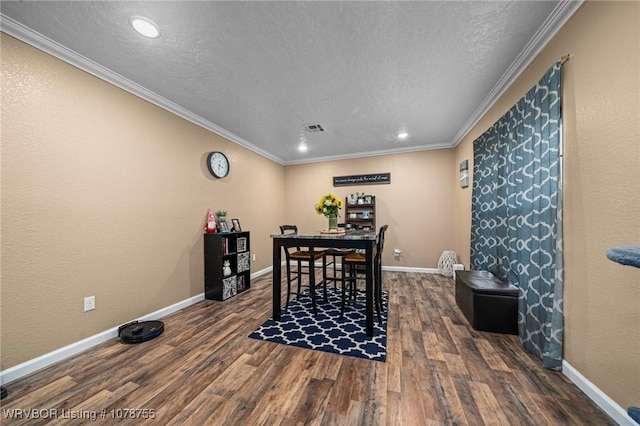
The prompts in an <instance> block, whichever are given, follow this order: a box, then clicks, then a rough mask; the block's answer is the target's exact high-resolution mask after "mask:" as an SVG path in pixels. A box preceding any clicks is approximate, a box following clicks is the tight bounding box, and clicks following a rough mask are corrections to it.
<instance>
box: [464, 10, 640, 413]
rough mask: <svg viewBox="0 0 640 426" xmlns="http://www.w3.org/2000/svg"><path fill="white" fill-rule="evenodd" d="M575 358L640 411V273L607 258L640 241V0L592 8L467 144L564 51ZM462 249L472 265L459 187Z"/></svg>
mask: <svg viewBox="0 0 640 426" xmlns="http://www.w3.org/2000/svg"><path fill="white" fill-rule="evenodd" d="M565 54H571V55H572V57H571V60H570V61H569V62H567V63H566V64H565V66H564V67H563V82H562V84H563V96H564V98H563V104H564V106H563V108H564V124H565V127H564V154H565V157H564V161H565V164H564V173H565V174H564V177H565V183H564V188H565V203H564V207H565V208H564V224H565V234H564V236H565V268H566V270H565V321H566V327H565V349H564V357H565V359H566V361H567V362H568V363H569V364H571V366H573V367H574V368H576V369H577V370H578V371H579V372H580V373H581V374H582V375H584V376H585V377H586V378H587V379H588V380H590V381H591V382H592V383H594V384H595V385H596V386H597V387H598V388H600V390H602V391H603V392H605V393H606V394H607V395H608V396H609V397H611V398H612V399H613V400H614V401H616V403H618V404H619V405H620V406H621V407H623V408H626V407H628V406H630V405H634V406H638V405H640V399H639V396H640V269H637V268H632V267H630V266H622V265H619V264H617V263H614V262H611V261H609V260H608V259H607V258H606V255H605V253H606V250H607V248H609V247H612V246H617V245H628V244H639V243H640V60H639V58H640V3H638V2H587V3H585V4H583V5H582V6H581V7H580V9H579V10H578V11H577V12H576V13H575V15H574V16H573V17H572V18H571V19H570V20H569V22H568V23H567V24H566V25H565V26H564V27H563V28H562V29H561V30H560V31H559V32H558V33H557V34H556V36H555V37H554V39H553V40H552V41H551V42H550V43H549V44H548V45H547V47H546V48H545V49H544V50H543V51H542V52H541V53H540V55H539V56H538V57H537V58H536V59H535V60H534V61H533V62H532V64H531V65H530V66H529V67H528V68H527V69H526V70H525V72H524V73H523V74H522V75H521V76H520V77H519V78H518V79H517V81H516V82H515V83H514V84H513V85H512V87H511V88H510V89H509V90H508V91H507V92H506V93H505V94H504V95H503V96H502V97H501V99H500V100H499V101H498V102H497V103H496V104H495V106H494V107H493V108H492V109H491V111H489V113H488V114H486V116H485V117H484V118H483V119H482V120H481V121H480V123H478V125H477V126H475V128H474V129H473V130H472V131H471V132H470V134H469V135H468V136H467V137H466V138H465V140H464V141H463V142H462V143H461V144H460V145H459V146H458V148H457V151H456V161H461V160H462V159H464V158H469V159H472V141H473V140H474V139H475V138H477V137H478V136H479V135H480V134H482V133H483V132H484V131H485V130H486V129H487V128H488V127H490V126H491V125H492V124H493V123H494V122H495V121H496V120H497V119H498V118H499V117H500V116H501V115H502V114H504V112H506V111H507V110H508V109H509V108H510V107H511V105H513V104H514V103H515V102H516V101H517V99H519V98H520V97H521V96H523V95H524V94H525V93H526V92H527V91H528V90H529V88H531V87H532V86H533V85H534V84H535V83H536V82H537V81H538V80H539V79H540V77H541V76H542V75H543V74H544V72H545V71H546V70H547V69H548V68H549V67H551V65H552V64H553V63H554V62H555V61H556V60H557V59H558V58H560V57H561V56H562V55H565ZM456 203H457V206H456V213H457V220H456V249H457V251H458V252H459V253H460V254H461V256H462V257H463V258H464V263H465V264H467V265H468V263H469V230H470V223H471V220H470V213H469V212H470V190H456Z"/></svg>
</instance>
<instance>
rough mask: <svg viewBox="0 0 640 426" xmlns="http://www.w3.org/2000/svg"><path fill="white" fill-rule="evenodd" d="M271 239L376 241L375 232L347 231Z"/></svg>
mask: <svg viewBox="0 0 640 426" xmlns="http://www.w3.org/2000/svg"><path fill="white" fill-rule="evenodd" d="M271 238H277V239H308V238H313V239H318V240H375V239H376V233H375V231H361V230H357V231H356V230H354V231H346V232H345V233H335V234H323V233H322V232H320V231H317V232H298V233H297V234H284V235H283V234H271Z"/></svg>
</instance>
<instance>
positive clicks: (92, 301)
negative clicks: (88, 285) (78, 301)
mask: <svg viewBox="0 0 640 426" xmlns="http://www.w3.org/2000/svg"><path fill="white" fill-rule="evenodd" d="M95 308H96V297H95V296H89V297H85V298H84V311H85V312H87V311H93V310H94V309H95Z"/></svg>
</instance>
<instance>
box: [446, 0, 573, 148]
mask: <svg viewBox="0 0 640 426" xmlns="http://www.w3.org/2000/svg"><path fill="white" fill-rule="evenodd" d="M582 3H583V0H564V1H561V2H560V3H558V5H557V6H556V7H555V9H554V10H553V12H551V15H549V17H548V18H547V19H546V20H545V22H544V23H543V24H542V26H541V27H540V28H539V29H538V31H537V32H536V33H535V34H534V35H533V37H532V38H531V40H529V43H527V45H526V46H525V47H524V49H523V50H522V52H520V54H519V55H518V56H517V57H516V59H515V60H514V61H513V62H512V63H511V65H510V66H509V68H507V71H506V72H505V73H504V74H503V75H502V77H501V78H500V80H498V82H497V83H496V85H495V86H493V88H492V89H491V91H490V92H489V94H488V95H487V97H486V98H485V99H484V101H482V103H481V104H480V106H479V107H478V108H477V109H476V110H475V111H474V113H473V114H472V115H471V117H469V120H467V122H466V123H465V125H464V126H463V127H462V129H460V131H459V132H458V133H457V134H456V136H455V137H454V141H453V144H452V146H454V147H455V146H458V144H460V142H462V139H463V138H464V137H465V136H467V134H468V133H469V132H470V131H471V129H473V127H474V126H475V125H476V124H478V122H479V121H480V119H481V118H482V117H484V115H485V114H486V113H487V112H488V111H489V109H490V108H491V107H492V106H493V104H495V103H496V101H497V100H498V99H500V96H502V94H503V93H504V92H505V91H506V90H507V89H508V88H509V86H511V84H512V83H513V82H514V81H515V79H516V78H518V76H519V75H520V74H521V73H522V72H523V71H524V70H525V69H526V68H527V66H529V64H530V63H531V62H532V61H533V60H534V59H535V57H536V56H537V55H538V53H540V51H541V50H542V49H543V48H544V47H545V46H546V45H547V43H549V41H550V40H551V39H552V38H553V36H554V35H555V34H556V33H557V32H558V30H559V29H560V28H562V26H563V25H564V24H565V23H566V22H567V21H568V20H569V18H570V17H571V16H573V14H574V13H575V11H576V10H578V8H579V7H580V5H582Z"/></svg>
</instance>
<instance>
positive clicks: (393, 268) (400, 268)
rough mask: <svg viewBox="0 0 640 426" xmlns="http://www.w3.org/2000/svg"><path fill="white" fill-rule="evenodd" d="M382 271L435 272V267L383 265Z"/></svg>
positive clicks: (436, 270)
mask: <svg viewBox="0 0 640 426" xmlns="http://www.w3.org/2000/svg"><path fill="white" fill-rule="evenodd" d="M382 270H383V271H389V272H414V273H420V274H437V273H438V269H437V268H414V267H411V266H383V267H382Z"/></svg>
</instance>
